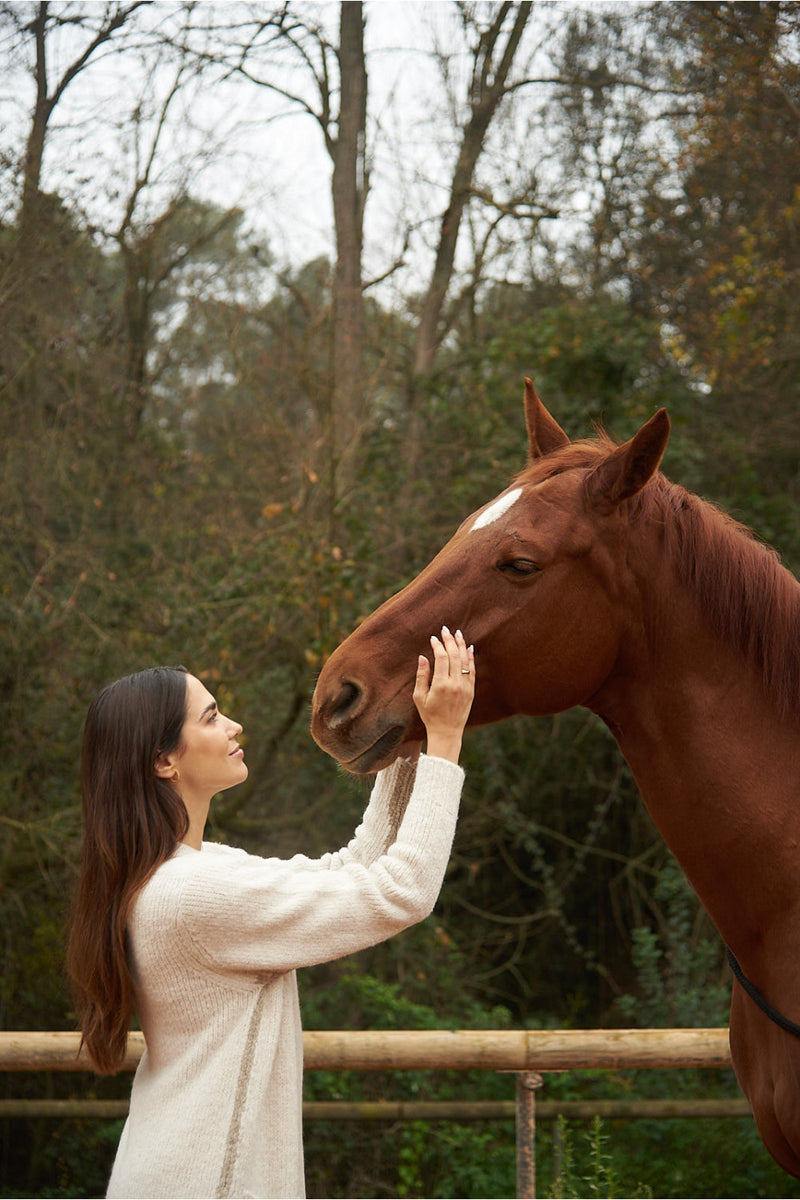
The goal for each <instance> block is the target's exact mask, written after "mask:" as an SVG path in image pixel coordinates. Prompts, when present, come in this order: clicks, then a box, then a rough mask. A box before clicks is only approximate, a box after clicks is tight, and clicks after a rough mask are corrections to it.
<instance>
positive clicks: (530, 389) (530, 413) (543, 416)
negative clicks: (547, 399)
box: [525, 379, 569, 461]
mask: <svg viewBox="0 0 800 1200" xmlns="http://www.w3.org/2000/svg"><path fill="white" fill-rule="evenodd" d="M525 420H526V422H527V425H528V453H529V456H530V459H531V461H533V459H534V458H541V457H542V455H543V454H549V453H550V451H551V450H560V449H561V447H562V446H566V445H568V444H569V438H568V437H567V435H566V434H565V433H564V430H563V429H562V428H561V426H560V425H559V424H558V422H557V421H556V420H554V419H553V417H551V416H550V413H549V412H548V411H547V409H546V408H545V406H544V405H543V404H542V402H541V400H540V399H539V397H538V396H537V395H536V389H535V388H534V386H533V384H532V383H531V381H530V379H526V380H525Z"/></svg>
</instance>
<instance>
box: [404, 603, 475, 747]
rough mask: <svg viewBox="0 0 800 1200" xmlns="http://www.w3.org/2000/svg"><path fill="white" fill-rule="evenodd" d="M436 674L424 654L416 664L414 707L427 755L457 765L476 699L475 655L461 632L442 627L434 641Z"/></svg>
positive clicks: (434, 667) (432, 640)
mask: <svg viewBox="0 0 800 1200" xmlns="http://www.w3.org/2000/svg"><path fill="white" fill-rule="evenodd" d="M431 646H432V648H433V674H432V675H431V665H430V663H429V662H428V660H427V658H425V656H424V655H423V654H420V656H419V660H418V663H417V679H416V683H415V685H414V703H415V704H416V706H417V711H418V712H419V715H420V717H421V718H422V723H423V725H424V726H425V730H426V733H427V735H428V737H427V750H428V754H430V755H432V756H434V757H435V758H446V759H449V760H450V762H458V756H459V754H460V752H461V737H462V734H463V732H464V726H465V725H466V723H467V717H468V716H469V710H470V709H471V708H472V700H473V697H474V695H475V655H474V651H473V648H472V646H468V645H467V643H466V641H465V639H464V635H463V633H462V632H461V630H460V629H457V630H456V632H455V634H452V633H451V632H450V630H449V629H448V628H447V626H446V625H445V626H443V627H442V635H441V639H440V638H438V637H436V636H433V637H432V638H431Z"/></svg>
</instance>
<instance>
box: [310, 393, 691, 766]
mask: <svg viewBox="0 0 800 1200" xmlns="http://www.w3.org/2000/svg"><path fill="white" fill-rule="evenodd" d="M525 411H526V417H527V423H528V438H529V448H530V456H529V461H528V465H527V467H526V468H525V470H523V471H522V472H521V473H520V474H519V475H518V476H517V478H516V479H514V480H513V482H512V484H511V485H510V487H508V488H507V489H506V490H505V491H504V492H502V493H501V494H500V495H499V496H498V497H496V498H495V499H494V500H491V501H490V502H489V503H488V504H486V505H485V506H484V507H483V508H481V509H479V510H478V511H477V512H475V513H473V514H472V515H471V516H469V517H468V518H467V519H466V521H464V522H463V524H462V525H461V526H460V527H459V529H458V530H457V531H456V533H455V534H454V536H453V537H452V538H451V539H450V541H449V542H448V543H447V544H446V546H444V548H443V549H442V550H441V551H440V552H439V553H438V554H437V556H436V557H435V558H434V559H433V561H432V562H431V563H430V564H429V565H428V566H427V567H426V568H425V569H424V570H423V571H422V572H420V574H419V575H418V576H417V578H416V579H414V580H413V581H412V582H411V583H410V584H408V586H407V587H405V588H404V589H403V590H402V591H401V592H398V593H397V595H395V596H392V597H391V598H390V599H389V600H387V601H386V603H385V604H383V605H381V607H380V608H378V609H377V610H376V611H375V612H374V613H373V614H372V615H371V616H370V617H368V618H367V619H366V620H365V621H364V622H363V624H361V625H360V626H359V627H358V629H356V631H355V632H354V633H352V634H351V635H350V637H349V638H347V640H346V641H345V642H343V643H342V645H341V646H339V648H338V649H337V650H336V651H335V653H334V654H332V655H331V657H330V659H329V660H328V662H327V663H326V664H325V667H324V668H323V670H322V672H321V674H320V677H319V680H318V682H317V687H316V690H315V693H314V701H313V716H312V724H311V731H312V734H313V736H314V738H315V739H316V741H317V742H318V743H319V745H320V746H321V747H322V748H323V749H324V750H326V751H327V752H328V753H329V754H332V755H333V756H334V758H336V759H338V760H339V762H341V763H342V764H343V765H344V766H346V767H347V768H348V769H350V770H351V771H355V772H358V773H364V772H369V771H374V770H377V769H379V768H380V767H383V766H386V765H387V764H388V763H389V762H391V761H392V759H393V758H395V757H396V755H397V753H398V749H399V747H400V746H401V745H402V744H403V742H406V741H415V740H420V739H422V738H423V737H424V730H423V728H422V724H421V722H420V720H419V717H418V715H417V712H416V709H415V707H414V704H413V702H412V699H411V693H412V690H413V686H414V676H415V672H416V662H417V656H418V654H420V653H425V652H426V651H428V650H429V637H430V635H431V634H432V633H438V632H439V630H440V629H441V627H442V625H448V626H449V627H450V628H451V629H457V628H460V629H462V630H463V631H464V634H465V636H466V638H467V640H468V641H471V642H473V643H474V645H475V654H476V663H477V668H478V671H477V692H476V696H475V702H474V705H473V709H472V713H471V715H470V722H469V723H470V724H471V725H480V724H487V723H489V722H491V721H499V720H501V719H502V718H503V717H508V716H511V715H513V714H514V713H527V714H529V715H531V716H542V715H545V714H549V713H555V712H561V711H563V710H564V709H567V708H571V707H572V706H573V705H576V704H585V703H587V702H589V701H590V699H591V697H592V696H593V695H594V693H595V692H596V691H597V690H598V688H600V686H601V685H602V683H603V682H604V680H605V679H606V678H607V677H608V675H609V673H610V671H611V669H612V667H613V665H614V663H615V661H616V659H617V656H618V653H619V646H620V640H621V638H622V636H623V631H624V629H625V624H626V613H627V611H628V608H627V605H626V603H625V602H624V597H625V593H626V588H627V587H628V585H629V572H628V570H627V568H626V561H625V544H626V539H625V533H626V528H627V515H628V514H627V508H628V506H627V505H626V504H625V503H624V502H625V501H626V500H628V499H630V498H631V497H633V496H635V495H636V493H637V492H639V491H640V489H641V488H642V487H644V485H645V484H646V483H647V482H648V480H649V479H650V478H651V476H652V475H653V474H654V472H655V471H656V470H657V468H658V464H659V462H660V460H661V455H662V454H663V451H664V447H665V446H666V442H667V438H668V436H669V419H668V417H667V414H666V412H665V411H664V410H663V409H661V410H660V411H659V412H657V413H656V414H655V416H654V417H652V418H651V419H650V421H648V422H647V424H646V425H644V426H643V427H642V428H641V429H640V430H639V432H638V433H637V434H636V436H635V437H633V438H631V440H630V441H629V442H626V443H625V444H624V445H622V446H616V445H615V444H614V443H613V442H611V441H610V439H607V438H605V437H600V438H597V439H594V440H592V441H587V442H570V440H569V438H568V437H567V435H566V434H565V433H564V431H563V430H562V429H561V428H560V427H559V425H558V424H557V423H556V421H555V420H554V419H553V418H552V417H551V416H550V414H549V413H548V412H547V410H546V409H545V407H544V405H543V404H542V403H541V401H540V400H539V398H538V396H537V395H536V393H535V391H534V389H533V385H532V384H531V382H530V380H526V381H525Z"/></svg>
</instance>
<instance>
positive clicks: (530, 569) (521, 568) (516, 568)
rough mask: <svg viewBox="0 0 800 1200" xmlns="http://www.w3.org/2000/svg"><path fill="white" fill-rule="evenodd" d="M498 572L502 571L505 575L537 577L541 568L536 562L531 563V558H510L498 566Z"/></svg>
mask: <svg viewBox="0 0 800 1200" xmlns="http://www.w3.org/2000/svg"><path fill="white" fill-rule="evenodd" d="M497 569H498V571H502V572H503V574H504V575H516V576H519V577H521V576H524V575H535V574H536V573H537V571H539V570H540V569H541V568H540V567H538V566H537V565H536V563H535V562H531V560H530V559H529V558H510V559H508V561H507V562H501V563H498V564H497Z"/></svg>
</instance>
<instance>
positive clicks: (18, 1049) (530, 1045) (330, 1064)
mask: <svg viewBox="0 0 800 1200" xmlns="http://www.w3.org/2000/svg"><path fill="white" fill-rule="evenodd" d="M79 1042H80V1039H79V1037H78V1034H77V1033H63V1032H55V1033H54V1032H48V1033H29V1032H19V1033H9V1032H6V1031H3V1030H0V1071H91V1069H92V1067H91V1063H90V1062H89V1060H88V1059H87V1057H86V1056H85V1055H84V1054H81V1055H80V1056H79V1055H78V1046H79ZM143 1049H144V1040H143V1038H142V1035H141V1034H140V1033H131V1034H130V1036H129V1038H128V1056H127V1059H126V1060H125V1069H127V1070H133V1069H134V1068H135V1067H136V1064H137V1063H138V1061H139V1059H140V1057H141V1054H142V1050H143ZM303 1055H304V1061H305V1067H306V1070H307V1071H425V1070H428V1071H469V1070H480V1071H577V1070H587V1069H596V1068H601V1069H602V1068H604V1069H606V1070H614V1071H620V1070H625V1069H632V1068H637V1067H643V1068H675V1067H677V1068H681V1067H729V1066H730V1065H731V1059H730V1050H729V1047H728V1031H727V1029H552V1030H551V1029H524V1030H514V1029H501V1030H489V1029H487V1030H484V1029H459V1030H449V1029H430V1030H429V1029H425V1030H345V1031H339V1030H320V1031H317V1030H307V1031H306V1032H305V1033H304V1034H303Z"/></svg>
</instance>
